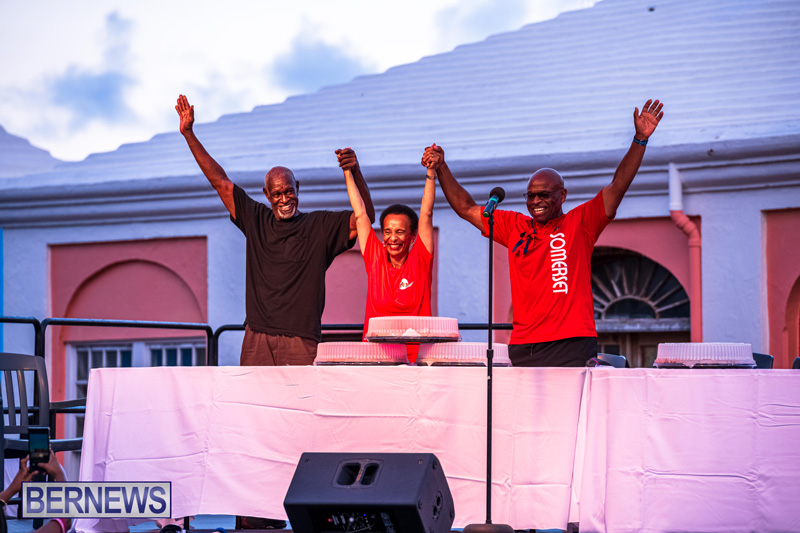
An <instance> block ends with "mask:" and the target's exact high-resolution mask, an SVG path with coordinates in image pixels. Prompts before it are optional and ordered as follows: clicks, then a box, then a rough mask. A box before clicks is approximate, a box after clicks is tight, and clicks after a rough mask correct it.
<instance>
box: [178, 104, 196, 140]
mask: <svg viewBox="0 0 800 533" xmlns="http://www.w3.org/2000/svg"><path fill="white" fill-rule="evenodd" d="M175 111H177V112H178V116H179V117H180V119H181V125H180V132H181V133H182V134H184V135H185V134H186V133H188V132H190V131H192V126H193V125H194V106H193V105H189V100H188V99H187V98H186V97H185V96H184V95H180V96H178V105H176V106H175Z"/></svg>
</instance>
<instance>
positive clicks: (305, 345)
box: [239, 326, 317, 366]
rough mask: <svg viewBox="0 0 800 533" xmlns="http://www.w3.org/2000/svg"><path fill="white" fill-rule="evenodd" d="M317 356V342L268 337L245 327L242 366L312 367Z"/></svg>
mask: <svg viewBox="0 0 800 533" xmlns="http://www.w3.org/2000/svg"><path fill="white" fill-rule="evenodd" d="M316 356H317V342H316V341H313V340H311V339H304V338H302V337H289V336H286V335H268V334H266V333H259V332H257V331H253V330H251V329H250V326H245V327H244V340H243V341H242V355H241V358H240V359H239V365H240V366H284V365H294V366H299V365H311V364H313V363H314V358H315V357H316Z"/></svg>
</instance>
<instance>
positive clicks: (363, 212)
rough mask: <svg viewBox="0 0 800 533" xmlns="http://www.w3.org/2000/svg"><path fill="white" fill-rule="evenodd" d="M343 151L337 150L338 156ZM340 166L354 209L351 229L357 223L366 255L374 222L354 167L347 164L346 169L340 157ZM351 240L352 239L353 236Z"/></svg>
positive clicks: (359, 237) (362, 253)
mask: <svg viewBox="0 0 800 533" xmlns="http://www.w3.org/2000/svg"><path fill="white" fill-rule="evenodd" d="M343 151H344V150H336V155H337V156H339V154H340V152H343ZM351 152H352V150H351ZM353 156H355V153H353ZM339 166H341V167H342V170H343V171H344V181H345V184H346V185H347V196H348V197H349V198H350V205H351V206H352V208H353V214H352V216H351V217H350V223H351V227H352V224H353V222H355V225H356V233H357V234H358V245H359V247H360V248H361V255H364V252H365V251H366V249H367V239H368V238H369V234H370V232H371V231H372V221H371V220H370V218H369V214H367V208H366V206H365V205H364V199H363V198H362V197H361V191H359V189H358V186H357V185H356V181H355V176H353V170H352V165H350V164H347V166H346V167H347V168H345V165H343V164H342V159H341V157H340V159H339ZM373 212H374V211H373ZM373 217H374V215H373ZM350 238H352V236H351V237H350Z"/></svg>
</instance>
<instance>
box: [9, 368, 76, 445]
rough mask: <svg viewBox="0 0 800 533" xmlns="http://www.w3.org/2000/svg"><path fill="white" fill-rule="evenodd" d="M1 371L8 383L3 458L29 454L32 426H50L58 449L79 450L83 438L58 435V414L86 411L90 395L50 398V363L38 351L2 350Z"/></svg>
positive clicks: (51, 438)
mask: <svg viewBox="0 0 800 533" xmlns="http://www.w3.org/2000/svg"><path fill="white" fill-rule="evenodd" d="M0 373H2V376H3V378H2V379H3V383H4V384H5V394H4V395H3V414H4V415H7V416H6V417H5V419H4V421H3V422H4V424H3V426H2V435H3V458H21V457H25V456H26V455H28V427H29V426H42V427H48V428H50V447H51V448H52V449H53V451H54V452H66V451H77V450H80V449H81V445H82V444H83V439H82V438H75V439H56V415H58V414H60V413H72V414H82V413H85V412H86V398H82V399H79V400H67V401H63V402H51V401H50V389H49V387H48V383H47V367H46V366H45V361H44V358H42V357H37V356H35V355H23V354H17V353H0ZM29 378H32V380H33V393H32V394H31V395H30V396H29V395H28V381H27V379H29Z"/></svg>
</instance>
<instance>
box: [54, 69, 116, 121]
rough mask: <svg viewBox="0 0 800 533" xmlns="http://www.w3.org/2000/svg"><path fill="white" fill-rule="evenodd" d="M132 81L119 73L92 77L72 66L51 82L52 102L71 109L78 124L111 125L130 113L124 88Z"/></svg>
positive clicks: (92, 75)
mask: <svg viewBox="0 0 800 533" xmlns="http://www.w3.org/2000/svg"><path fill="white" fill-rule="evenodd" d="M130 83H131V80H130V78H128V77H126V76H125V75H123V74H120V73H119V72H103V73H99V74H93V73H90V72H85V71H79V70H77V69H76V68H75V67H70V68H69V69H68V70H67V72H66V73H65V74H64V75H63V76H61V77H59V78H56V79H55V80H53V81H52V82H51V86H50V90H51V94H52V100H53V103H55V104H56V105H59V106H64V107H67V108H69V109H70V110H71V111H72V112H73V113H74V114H75V120H76V122H77V125H80V124H82V123H83V122H85V121H87V120H91V119H102V120H105V121H107V122H112V121H114V120H116V119H119V118H122V117H124V116H126V115H127V114H129V113H130V109H129V108H128V106H127V104H126V103H125V96H124V92H125V88H126V87H127V86H128V85H130Z"/></svg>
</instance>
